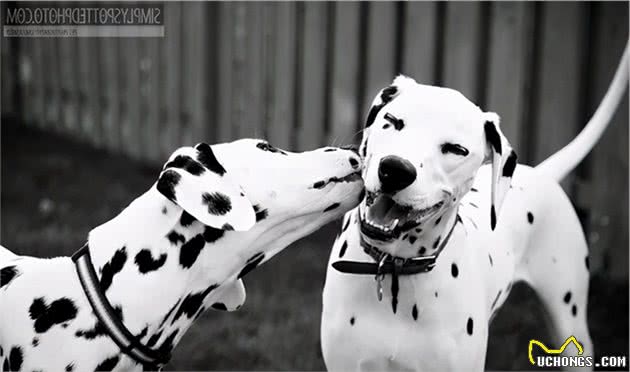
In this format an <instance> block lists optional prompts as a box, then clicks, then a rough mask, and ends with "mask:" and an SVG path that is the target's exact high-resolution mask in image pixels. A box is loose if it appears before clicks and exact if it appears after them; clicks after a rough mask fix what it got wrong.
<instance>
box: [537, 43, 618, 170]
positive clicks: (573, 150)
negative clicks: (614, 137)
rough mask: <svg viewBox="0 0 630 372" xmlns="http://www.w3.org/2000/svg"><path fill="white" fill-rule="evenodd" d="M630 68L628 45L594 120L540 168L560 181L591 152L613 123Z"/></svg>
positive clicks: (592, 118)
mask: <svg viewBox="0 0 630 372" xmlns="http://www.w3.org/2000/svg"><path fill="white" fill-rule="evenodd" d="M628 68H629V65H628V45H626V49H625V50H624V52H623V56H622V57H621V61H620V62H619V66H617V71H616V72H615V77H614V78H613V80H612V83H610V86H609V87H608V91H607V92H606V95H605V96H604V98H603V99H602V102H601V103H600V104H599V107H598V108H597V110H596V111H595V113H594V114H593V116H592V117H591V120H589V121H588V123H587V124H586V126H585V127H584V129H582V131H581V132H580V134H578V136H577V137H575V139H574V140H573V141H571V142H570V143H569V144H568V145H566V146H565V147H564V148H562V149H561V150H560V151H558V152H556V153H555V154H553V155H551V156H550V157H549V158H547V159H546V160H544V161H543V162H542V163H540V164H539V165H538V166H537V167H536V169H537V170H538V171H539V172H541V173H542V174H544V175H546V176H548V177H550V178H552V179H555V180H557V181H560V180H562V179H563V178H564V177H565V176H566V175H567V174H569V173H570V172H571V171H572V170H573V169H574V168H575V167H576V166H577V165H578V164H579V163H580V162H581V161H582V159H584V158H585V157H586V155H588V153H589V152H590V151H591V149H592V148H593V146H595V144H596V143H597V141H598V140H599V138H600V137H601V136H602V133H604V130H605V129H606V127H607V126H608V123H610V120H611V119H612V116H613V114H614V113H615V110H616V109H617V106H618V105H619V102H620V101H621V98H622V97H623V95H624V93H625V91H626V87H627V86H628Z"/></svg>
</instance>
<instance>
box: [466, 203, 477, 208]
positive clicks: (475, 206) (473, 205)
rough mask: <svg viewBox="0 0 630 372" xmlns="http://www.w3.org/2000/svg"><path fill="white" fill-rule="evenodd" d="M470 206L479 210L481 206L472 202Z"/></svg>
mask: <svg viewBox="0 0 630 372" xmlns="http://www.w3.org/2000/svg"><path fill="white" fill-rule="evenodd" d="M468 204H470V206H471V207H474V208H479V206H478V205H477V204H475V203H473V202H470V203H468Z"/></svg>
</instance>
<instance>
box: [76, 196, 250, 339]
mask: <svg viewBox="0 0 630 372" xmlns="http://www.w3.org/2000/svg"><path fill="white" fill-rule="evenodd" d="M189 222H190V224H189V225H188V226H182V209H181V208H180V207H179V206H177V205H176V204H174V203H172V202H170V201H169V200H167V199H166V198H165V197H163V196H162V195H161V194H160V193H159V192H158V191H157V190H156V188H155V185H154V186H153V187H152V188H151V189H150V190H149V191H147V192H146V193H144V194H143V195H141V196H140V197H138V198H137V199H136V200H134V201H133V202H132V203H131V204H130V205H129V206H128V207H127V208H125V209H124V210H123V211H122V212H121V213H120V214H119V215H118V216H116V217H115V218H114V219H112V220H110V221H108V222H106V223H105V224H103V225H101V226H99V227H97V228H95V229H94V230H92V231H91V232H90V235H89V239H88V244H89V247H90V254H91V256H92V262H93V264H94V268H95V270H96V272H97V276H98V277H99V280H100V283H101V289H102V290H103V291H104V294H105V296H106V297H107V299H108V300H109V302H110V303H111V304H112V306H113V307H114V308H115V309H117V308H120V309H121V310H122V316H123V319H122V320H123V323H124V324H125V326H126V327H127V328H128V329H129V330H130V331H131V333H133V334H136V335H138V334H144V335H146V338H144V337H143V339H142V340H141V341H144V342H145V343H146V342H147V341H149V344H150V345H149V346H152V345H153V346H154V347H156V348H157V347H160V346H162V345H165V346H164V347H165V348H171V347H172V345H174V344H175V343H176V342H177V341H178V340H179V339H180V337H181V336H182V335H183V334H184V333H185V331H186V329H187V328H188V327H189V326H190V325H191V324H192V322H193V321H194V319H195V318H196V317H197V316H198V315H200V314H201V312H202V311H203V310H204V308H203V306H202V305H203V303H204V300H205V301H207V300H208V299H207V298H205V297H206V295H209V294H210V293H211V292H212V290H213V289H215V288H216V287H218V285H219V284H222V282H221V281H220V280H221V279H222V280H223V281H225V280H226V279H228V278H227V276H228V273H229V272H230V271H235V270H236V267H237V266H238V265H239V264H240V262H239V259H241V258H240V257H238V256H237V255H232V256H234V257H233V259H232V260H231V261H229V258H230V256H224V257H222V260H221V261H220V262H216V263H215V265H216V266H213V267H212V268H211V269H209V268H208V267H206V265H205V262H208V261H209V260H206V259H204V256H205V255H207V254H208V253H207V252H204V251H208V249H201V251H200V252H196V253H197V255H198V256H197V257H196V258H197V259H196V260H195V261H196V262H193V263H191V261H192V259H190V258H189V259H188V260H187V261H186V260H183V259H182V257H183V253H182V249H180V247H181V246H182V244H184V242H188V241H190V240H191V239H193V238H194V237H196V236H199V234H201V233H203V231H204V227H203V225H201V223H199V222H196V221H194V219H193V220H192V221H189ZM217 231H219V232H220V230H217ZM220 233H222V232H220ZM225 235H227V233H226V234H225ZM222 239H226V240H228V237H227V236H225V237H223V238H222ZM201 244H204V245H205V242H203V241H202V242H201ZM192 253H194V252H192ZM241 260H242V261H243V262H245V261H246V258H245V259H241ZM182 262H185V264H184V265H185V266H189V267H184V266H183V264H182ZM202 294H203V295H202ZM191 296H196V297H195V298H194V301H193V300H191ZM200 296H202V297H204V298H201V297H200ZM145 328H146V331H145Z"/></svg>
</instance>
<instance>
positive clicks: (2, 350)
mask: <svg viewBox="0 0 630 372" xmlns="http://www.w3.org/2000/svg"><path fill="white" fill-rule="evenodd" d="M3 356H4V349H2V346H0V358H1V357H3Z"/></svg>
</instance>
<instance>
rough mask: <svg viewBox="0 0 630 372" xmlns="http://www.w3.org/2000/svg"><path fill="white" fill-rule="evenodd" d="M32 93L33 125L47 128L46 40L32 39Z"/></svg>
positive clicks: (29, 108)
mask: <svg viewBox="0 0 630 372" xmlns="http://www.w3.org/2000/svg"><path fill="white" fill-rule="evenodd" d="M31 42H32V48H33V49H32V54H31V55H32V84H31V87H32V93H31V105H29V106H28V110H32V111H33V121H34V122H33V124H35V125H36V126H38V127H40V128H45V126H46V120H45V116H44V115H45V111H44V61H43V45H44V43H45V42H46V39H44V38H32V40H31Z"/></svg>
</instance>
